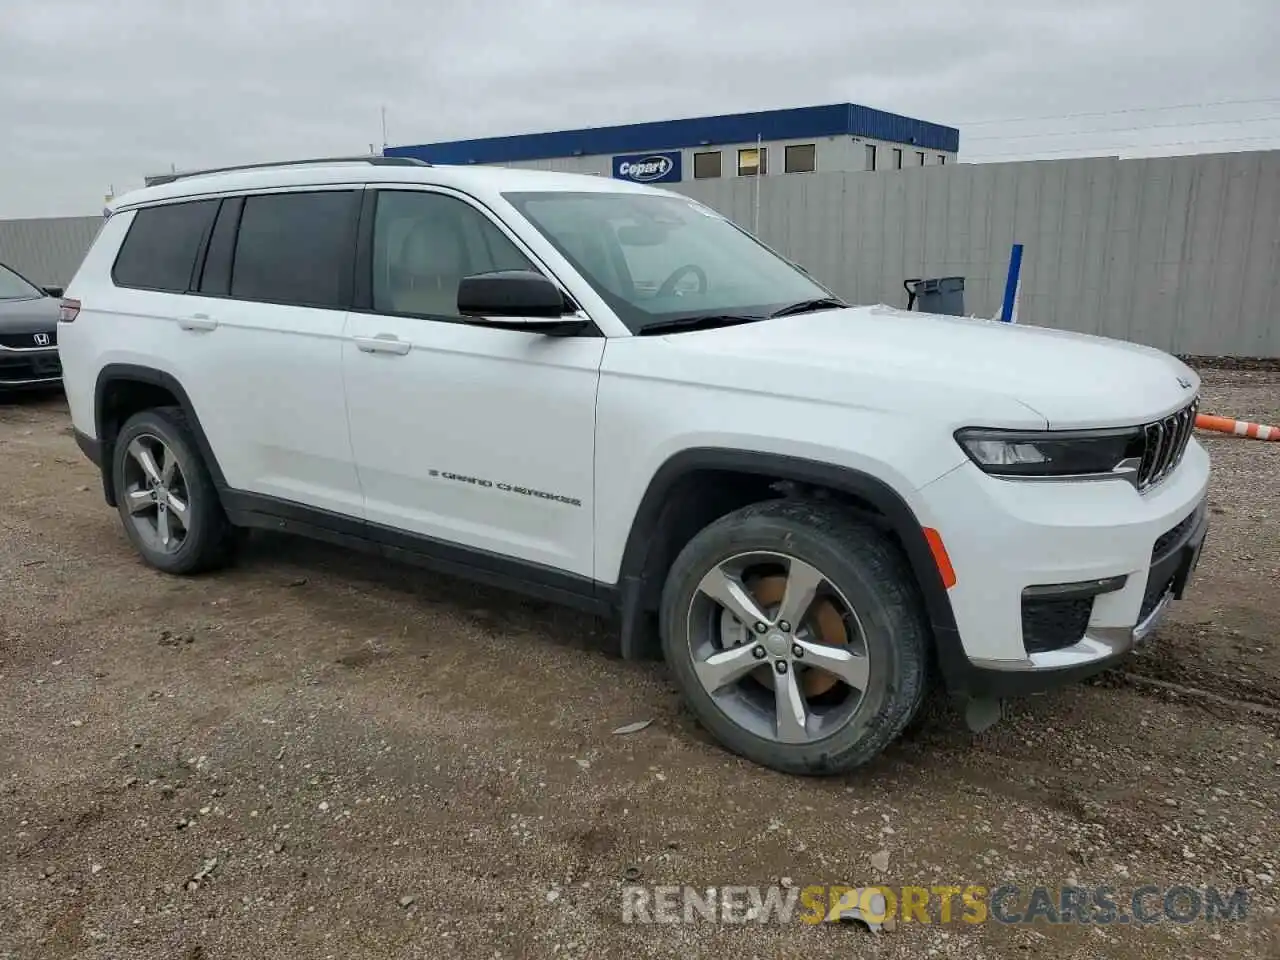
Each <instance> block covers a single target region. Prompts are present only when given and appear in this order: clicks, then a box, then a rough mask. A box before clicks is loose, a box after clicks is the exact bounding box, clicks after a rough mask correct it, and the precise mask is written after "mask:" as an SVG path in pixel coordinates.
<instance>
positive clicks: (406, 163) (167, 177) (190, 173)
mask: <svg viewBox="0 0 1280 960" xmlns="http://www.w3.org/2000/svg"><path fill="white" fill-rule="evenodd" d="M324 163H368V164H372V165H373V166H375V167H429V166H431V164H429V163H427V162H426V161H425V160H419V159H418V158H417V157H384V156H380V155H378V154H362V155H360V156H355V157H315V158H313V159H310V160H275V161H269V162H267V163H241V164H237V165H236V166H233V167H210V168H209V169H208V170H187V171H185V172H184V173H161V174H157V175H156V176H152V177H144V178H143V183H144V185H146V186H148V187H158V186H160V185H161V184H165V183H173V182H174V181H175V180H182V179H184V178H186V177H202V176H205V175H206V174H210V173H229V172H231V171H233V170H269V169H272V168H274V167H302V166H308V165H310V164H324Z"/></svg>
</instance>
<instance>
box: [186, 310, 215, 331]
mask: <svg viewBox="0 0 1280 960" xmlns="http://www.w3.org/2000/svg"><path fill="white" fill-rule="evenodd" d="M178 326H179V327H181V328H182V329H183V330H213V329H214V328H215V327H217V326H218V321H217V320H215V319H213V317H211V316H209V315H208V314H207V313H193V314H192V315H191V316H189V317H180V318H179V319H178Z"/></svg>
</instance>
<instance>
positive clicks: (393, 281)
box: [373, 190, 537, 317]
mask: <svg viewBox="0 0 1280 960" xmlns="http://www.w3.org/2000/svg"><path fill="white" fill-rule="evenodd" d="M536 269H537V268H536V267H534V266H533V264H531V263H530V262H529V259H528V258H527V257H526V256H525V255H524V254H523V253H521V252H520V250H519V248H518V247H516V245H515V244H514V243H513V242H512V241H511V240H510V239H509V238H508V237H507V236H506V234H504V233H503V232H502V231H501V230H499V229H498V228H497V226H495V225H494V224H493V222H492V221H490V220H489V219H488V218H487V217H485V216H484V215H483V214H481V213H480V212H479V211H478V210H476V209H475V208H474V207H472V206H471V205H470V204H468V203H465V202H464V201H462V200H458V199H457V198H455V197H450V196H446V195H445V194H441V193H428V192H424V191H407V190H384V191H380V192H379V194H378V203H377V212H376V215H375V216H374V221H373V309H374V310H376V311H378V312H379V313H407V314H415V315H419V316H432V317H457V316H460V314H459V313H458V284H459V283H460V282H461V280H462V278H463V277H466V276H471V275H472V274H477V273H489V272H492V271H495V270H536Z"/></svg>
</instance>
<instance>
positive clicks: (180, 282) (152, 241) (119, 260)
mask: <svg viewBox="0 0 1280 960" xmlns="http://www.w3.org/2000/svg"><path fill="white" fill-rule="evenodd" d="M217 210H218V201H217V200H195V201H191V202H188V203H169V204H165V205H164V206H160V207H144V208H143V209H141V210H138V211H137V212H135V213H134V215H133V222H132V223H131V224H129V232H128V233H127V234H126V235H125V238H124V243H123V244H121V245H120V252H119V254H117V255H116V262H115V266H114V268H113V269H112V271H111V278H112V279H113V280H114V281H115V282H116V284H117V285H118V286H122V287H140V288H142V289H144V290H162V291H165V292H167V293H185V292H186V290H187V288H188V287H189V286H190V284H191V273H192V271H193V270H194V269H195V265H196V255H197V254H198V253H199V251H200V244H201V243H202V242H203V241H204V235H205V232H206V231H207V230H208V229H209V228H210V227H211V226H212V225H213V216H214V214H215V213H216V212H217Z"/></svg>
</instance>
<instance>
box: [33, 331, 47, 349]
mask: <svg viewBox="0 0 1280 960" xmlns="http://www.w3.org/2000/svg"><path fill="white" fill-rule="evenodd" d="M35 339H36V346H37V347H47V346H48V345H49V335H48V334H47V333H37V334H36V335H35Z"/></svg>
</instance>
